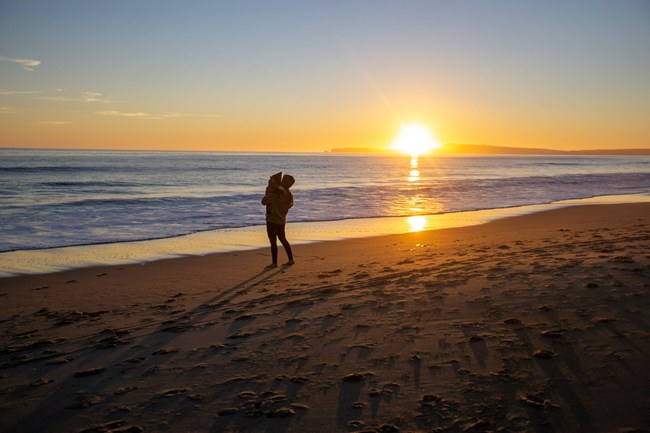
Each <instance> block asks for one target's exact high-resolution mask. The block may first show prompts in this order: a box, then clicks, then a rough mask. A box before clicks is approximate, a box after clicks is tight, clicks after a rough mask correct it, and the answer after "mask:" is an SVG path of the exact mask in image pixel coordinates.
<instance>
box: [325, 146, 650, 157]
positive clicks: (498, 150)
mask: <svg viewBox="0 0 650 433" xmlns="http://www.w3.org/2000/svg"><path fill="white" fill-rule="evenodd" d="M330 152H331V153H371V154H387V155H390V154H395V151H394V150H392V149H381V148H376V147H337V148H334V149H332V150H331V151H330ZM435 153H436V154H438V155H650V149H593V150H555V149H539V148H527V147H506V146H489V145H486V144H445V145H443V146H442V147H441V148H440V149H437V150H436V151H435Z"/></svg>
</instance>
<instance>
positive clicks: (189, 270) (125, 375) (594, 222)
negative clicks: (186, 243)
mask: <svg viewBox="0 0 650 433" xmlns="http://www.w3.org/2000/svg"><path fill="white" fill-rule="evenodd" d="M295 255H296V261H297V264H296V265H295V266H292V267H280V268H277V269H264V268H263V266H264V265H266V264H267V262H268V261H269V253H268V251H266V250H258V251H248V252H239V253H230V254H215V255H210V256H204V257H186V258H179V259H171V260H162V261H157V262H152V263H147V264H144V265H129V266H119V267H116V266H114V267H103V268H89V269H82V270H75V271H70V272H61V273H54V274H47V275H38V276H23V277H15V278H5V279H1V280H0V303H1V304H2V307H0V322H1V323H2V327H1V331H2V352H1V358H0V368H1V370H0V372H1V373H0V430H1V431H3V432H21V433H23V432H139V431H146V432H158V431H159V432H230V431H233V432H249V431H250V432H339V431H340V432H348V431H368V432H398V431H399V432H489V431H505V432H535V433H538V432H632V431H635V432H641V431H648V430H647V429H648V428H649V427H648V426H650V394H649V393H648V390H650V362H649V359H650V353H649V352H650V345H649V343H650V317H649V313H648V308H649V307H650V305H649V301H650V297H649V294H648V292H649V289H650V267H649V263H650V204H625V205H590V206H578V207H571V208H564V209H558V210H553V211H548V212H544V213H539V214H534V215H528V216H523V217H516V218H510V219H506V220H500V221H496V222H492V223H488V224H484V225H480V226H474V227H465V228H460V229H446V230H437V231H428V232H419V233H411V234H405V235H395V236H383V237H375V238H367V239H355V240H349V241H336V242H323V243H318V244H309V245H297V246H296V247H295ZM280 257H281V258H282V257H284V256H283V251H282V249H281V250H280ZM644 429H645V430H644Z"/></svg>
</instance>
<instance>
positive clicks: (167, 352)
mask: <svg viewBox="0 0 650 433" xmlns="http://www.w3.org/2000/svg"><path fill="white" fill-rule="evenodd" d="M179 351H180V349H176V348H163V349H159V350H156V351H155V352H154V353H152V355H170V354H172V353H177V352H179Z"/></svg>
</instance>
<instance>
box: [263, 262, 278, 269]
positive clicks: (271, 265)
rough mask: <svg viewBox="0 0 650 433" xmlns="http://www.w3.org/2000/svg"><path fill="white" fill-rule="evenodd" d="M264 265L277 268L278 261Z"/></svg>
mask: <svg viewBox="0 0 650 433" xmlns="http://www.w3.org/2000/svg"><path fill="white" fill-rule="evenodd" d="M264 267H265V268H268V269H272V268H277V267H278V264H277V263H270V264H268V265H266V266H264Z"/></svg>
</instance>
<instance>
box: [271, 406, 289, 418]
mask: <svg viewBox="0 0 650 433" xmlns="http://www.w3.org/2000/svg"><path fill="white" fill-rule="evenodd" d="M295 414H296V411H295V410H293V409H291V408H290V407H281V408H279V409H276V410H273V411H270V412H267V414H266V417H267V418H288V417H290V416H294V415H295Z"/></svg>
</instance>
